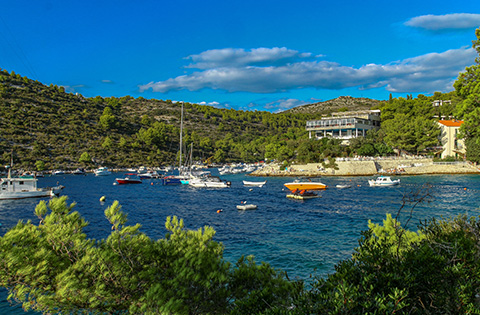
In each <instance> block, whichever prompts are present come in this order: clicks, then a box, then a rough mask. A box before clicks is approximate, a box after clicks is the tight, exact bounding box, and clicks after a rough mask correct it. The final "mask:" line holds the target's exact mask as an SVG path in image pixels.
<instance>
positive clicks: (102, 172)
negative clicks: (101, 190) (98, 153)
mask: <svg viewBox="0 0 480 315" xmlns="http://www.w3.org/2000/svg"><path fill="white" fill-rule="evenodd" d="M94 173H95V176H105V175H110V174H112V172H110V170H109V169H108V168H106V167H99V168H97V169H96V170H95V171H94Z"/></svg>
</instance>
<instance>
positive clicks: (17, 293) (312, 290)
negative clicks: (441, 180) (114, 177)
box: [0, 197, 480, 315]
mask: <svg viewBox="0 0 480 315" xmlns="http://www.w3.org/2000/svg"><path fill="white" fill-rule="evenodd" d="M66 200H67V198H66V197H62V198H55V199H52V200H51V201H50V202H49V204H48V206H47V204H46V203H45V202H44V201H42V202H40V203H39V204H38V206H37V207H36V209H35V212H36V214H37V216H38V217H39V220H40V222H39V224H38V225H34V224H32V222H26V223H24V222H19V223H18V225H17V226H16V227H14V228H12V229H11V230H9V231H8V232H7V233H6V234H5V235H4V236H3V237H1V238H0V249H1V251H0V285H1V286H3V287H6V288H7V289H8V290H9V292H10V296H9V298H13V299H15V300H17V301H20V302H22V303H23V307H24V308H25V309H36V310H39V311H43V312H45V313H56V312H62V313H70V312H78V313H88V314H99V313H102V314H118V313H132V314H137V313H139V314H160V313H161V314H302V315H303V314H394V313H395V314H480V303H479V290H480V289H479V288H480V246H479V245H480V220H479V219H478V218H467V217H465V216H459V217H457V218H454V219H450V220H442V221H437V220H435V219H432V220H430V221H428V222H424V223H423V224H422V225H421V226H420V229H419V230H418V231H417V232H413V231H408V230H406V229H404V228H402V227H401V226H400V223H399V222H398V221H397V220H396V219H394V218H392V216H390V215H387V218H386V220H385V221H384V222H383V225H378V224H373V223H371V222H370V223H369V229H368V230H367V231H365V232H363V233H362V237H361V238H360V240H359V246H358V247H357V248H356V249H355V250H354V253H353V255H352V257H351V258H350V259H347V260H345V261H342V262H340V263H339V264H338V265H337V266H336V267H335V272H334V273H333V274H331V275H329V276H327V277H326V278H316V279H315V280H314V281H313V282H312V283H311V284H310V285H309V286H304V283H303V282H302V281H290V280H288V278H287V277H286V275H285V273H283V272H282V271H279V270H275V269H273V268H272V267H270V266H269V265H268V264H266V263H260V264H257V263H256V262H255V261H254V259H253V257H241V258H240V259H239V260H238V262H237V263H236V264H235V265H234V266H232V265H231V264H230V263H228V262H226V261H225V260H224V259H223V246H222V245H221V244H220V243H217V242H214V241H213V240H212V238H213V236H214V234H215V231H214V230H213V229H212V228H210V227H208V226H207V227H204V228H203V229H199V230H196V231H190V230H185V229H184V227H183V222H182V220H178V219H177V218H176V217H173V218H168V219H167V222H166V228H167V230H168V234H167V235H166V237H165V238H164V239H160V240H152V239H150V238H149V237H147V236H146V235H145V234H143V233H141V232H140V231H139V229H140V226H139V225H138V224H137V225H135V226H127V225H125V224H126V215H125V214H124V213H122V212H121V211H120V210H121V207H120V205H119V204H118V203H117V202H114V203H113V204H112V206H110V207H108V208H107V209H106V210H105V215H106V217H107V219H108V220H109V221H110V223H111V226H112V232H111V234H110V236H109V237H108V238H107V239H106V240H101V241H96V240H91V239H88V238H87V237H86V235H85V234H84V233H83V232H82V229H83V228H84V227H85V226H86V225H87V223H86V222H85V221H84V220H83V219H82V218H81V217H80V215H79V214H78V213H77V212H72V209H73V207H74V204H71V205H70V206H69V205H67V203H66ZM49 211H50V213H49V214H47V212H49Z"/></svg>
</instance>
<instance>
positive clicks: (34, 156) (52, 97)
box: [0, 69, 315, 169]
mask: <svg viewBox="0 0 480 315" xmlns="http://www.w3.org/2000/svg"><path fill="white" fill-rule="evenodd" d="M180 108H181V105H180V104H179V103H174V102H172V101H170V100H155V99H151V100H149V99H145V98H143V97H139V98H133V97H130V96H124V97H120V98H116V97H105V98H103V97H100V96H97V97H94V98H86V97H83V96H82V95H79V94H72V93H66V92H65V89H64V88H63V87H61V86H56V85H50V86H46V85H44V84H42V83H41V82H38V81H34V80H31V79H29V78H27V77H22V76H21V75H19V74H16V73H14V72H11V73H9V72H8V71H7V70H2V69H0V165H6V164H10V159H11V156H12V153H13V158H14V165H15V167H16V168H24V169H34V168H35V164H36V163H38V162H40V161H41V162H43V163H44V164H45V168H46V169H72V168H76V167H79V166H84V167H88V168H93V167H96V166H99V165H104V166H109V167H135V166H137V167H138V166H142V165H144V166H162V165H171V164H173V163H174V162H175V161H176V159H177V153H178V151H179V138H180V136H179V127H180V113H181V111H180ZM312 118H315V116H314V115H309V114H307V113H293V112H292V113H278V114H272V113H270V112H264V111H237V110H233V109H218V108H214V107H211V106H205V105H198V104H190V103H185V104H184V133H183V144H184V145H185V150H184V152H188V151H189V150H188V149H187V148H190V144H193V153H192V155H193V157H194V159H196V160H200V159H202V160H204V161H207V162H213V161H216V162H233V161H241V162H255V161H259V160H262V159H263V158H264V154H265V147H266V145H267V144H269V143H273V142H278V141H287V140H292V141H297V140H298V139H301V138H306V131H305V121H306V120H308V119H312ZM292 145H293V144H292ZM86 153H88V155H89V156H90V157H91V161H92V162H91V163H88V165H83V162H79V161H80V157H81V156H82V154H86ZM82 160H83V159H82Z"/></svg>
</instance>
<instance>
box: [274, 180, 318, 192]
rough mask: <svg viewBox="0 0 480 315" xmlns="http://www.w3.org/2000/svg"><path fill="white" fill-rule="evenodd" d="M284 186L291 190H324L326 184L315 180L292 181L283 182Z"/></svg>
mask: <svg viewBox="0 0 480 315" xmlns="http://www.w3.org/2000/svg"><path fill="white" fill-rule="evenodd" d="M283 185H284V186H285V187H287V188H288V189H289V190H291V191H293V190H295V189H298V190H325V189H327V185H325V184H323V183H321V182H315V181H299V180H296V181H293V182H290V183H285V184H283Z"/></svg>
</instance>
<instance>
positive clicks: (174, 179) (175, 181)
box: [162, 175, 182, 185]
mask: <svg viewBox="0 0 480 315" xmlns="http://www.w3.org/2000/svg"><path fill="white" fill-rule="evenodd" d="M181 184H182V178H180V177H178V176H174V175H169V176H165V177H163V178H162V185H181Z"/></svg>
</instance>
